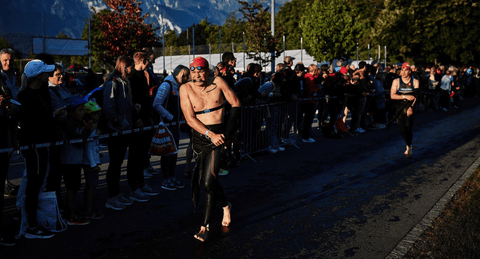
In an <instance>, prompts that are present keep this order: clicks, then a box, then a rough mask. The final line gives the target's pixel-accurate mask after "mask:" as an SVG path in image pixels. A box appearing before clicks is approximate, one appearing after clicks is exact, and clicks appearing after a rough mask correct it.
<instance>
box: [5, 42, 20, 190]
mask: <svg viewBox="0 0 480 259" xmlns="http://www.w3.org/2000/svg"><path fill="white" fill-rule="evenodd" d="M14 58H15V56H14V51H13V50H12V49H10V48H5V49H2V50H0V95H2V96H3V98H4V102H3V107H2V110H3V113H4V115H3V116H5V120H4V121H3V122H2V124H3V125H2V126H3V127H5V130H6V132H7V133H8V134H6V135H3V136H5V137H7V136H8V138H7V139H6V140H7V142H6V145H7V146H8V147H13V146H17V131H18V106H17V105H15V104H14V102H15V101H16V100H17V94H18V90H19V81H20V80H18V77H17V76H18V74H17V72H16V70H15V68H14V64H15V63H14ZM12 100H13V101H12ZM7 146H5V147H7ZM10 156H11V152H10V153H8V158H10ZM8 161H10V160H8ZM3 181H4V183H3V184H6V186H4V187H3V191H6V193H5V194H9V192H12V191H13V189H11V186H13V184H11V183H10V182H9V181H8V180H3ZM5 187H6V188H7V189H5Z"/></svg>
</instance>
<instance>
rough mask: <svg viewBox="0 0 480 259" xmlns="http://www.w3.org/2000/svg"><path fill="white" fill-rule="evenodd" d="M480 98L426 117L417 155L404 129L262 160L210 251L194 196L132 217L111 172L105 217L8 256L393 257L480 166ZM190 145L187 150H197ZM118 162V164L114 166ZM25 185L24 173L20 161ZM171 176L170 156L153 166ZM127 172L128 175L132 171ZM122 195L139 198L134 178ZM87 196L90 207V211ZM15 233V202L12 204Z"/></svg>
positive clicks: (229, 186) (241, 181) (231, 194)
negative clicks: (113, 187) (201, 235)
mask: <svg viewBox="0 0 480 259" xmlns="http://www.w3.org/2000/svg"><path fill="white" fill-rule="evenodd" d="M479 100H480V98H467V99H465V100H464V101H462V103H461V105H462V106H461V107H460V109H459V110H457V111H449V112H443V111H434V112H426V113H420V114H417V116H416V122H415V127H414V141H413V142H414V144H413V147H414V155H413V157H410V158H407V157H406V156H405V155H403V152H404V149H405V144H404V142H403V140H402V138H401V135H400V131H399V129H398V127H397V126H396V125H393V126H392V127H391V128H390V129H389V130H388V131H385V130H372V131H367V132H366V133H364V134H361V135H358V136H346V137H345V138H342V139H327V138H325V137H323V135H322V134H321V132H320V131H319V130H315V132H314V139H316V140H317V142H316V143H314V144H307V143H303V142H301V141H300V142H297V145H298V147H299V148H300V149H297V148H296V147H293V146H288V147H287V148H286V150H285V151H283V152H279V153H277V154H269V153H260V154H255V155H253V156H252V157H253V158H254V159H255V160H256V161H257V162H256V163H255V162H252V161H251V160H248V159H245V160H243V161H242V163H241V164H240V166H239V167H237V168H235V169H231V170H230V173H229V174H228V175H227V176H223V177H221V179H220V181H221V184H222V185H223V187H224V189H225V192H226V195H227V198H228V199H229V201H230V202H231V203H232V204H233V208H232V224H231V226H230V227H229V228H224V227H221V218H222V213H221V208H219V207H218V209H217V211H216V214H215V222H214V223H213V224H212V226H211V233H210V237H209V239H208V240H207V242H205V243H201V242H198V241H196V240H195V239H194V238H193V235H194V234H195V233H196V232H197V231H198V229H199V226H200V225H201V223H202V218H203V216H202V213H203V212H202V209H201V208H200V209H199V210H197V211H196V212H194V211H193V208H192V205H191V202H190V197H191V196H190V195H191V193H190V187H189V184H188V182H187V181H186V180H184V179H183V172H184V170H185V166H184V156H183V153H182V155H181V156H180V161H179V165H178V166H177V178H179V179H181V180H184V183H185V184H186V187H185V188H184V189H180V190H176V191H167V190H162V189H160V182H161V176H156V177H155V178H153V179H152V180H149V181H148V184H149V185H150V186H151V187H153V188H156V189H159V190H160V194H159V195H158V196H155V197H153V198H152V200H151V201H149V202H146V203H134V204H133V205H131V206H128V208H127V209H126V210H124V211H111V210H107V209H105V208H104V203H105V200H106V186H105V182H104V179H103V178H104V174H105V169H106V166H107V164H105V165H104V166H103V170H102V173H101V176H102V181H101V186H100V188H99V189H98V191H97V207H98V208H101V209H102V210H104V212H105V214H106V217H105V218H104V219H101V220H95V221H92V223H91V224H90V225H87V226H69V228H68V229H67V230H66V231H65V232H62V233H59V234H57V235H56V236H55V237H53V238H51V239H48V240H26V239H21V240H19V242H18V244H17V245H16V246H14V247H0V254H1V255H2V258H385V257H386V256H387V255H388V254H389V253H390V252H391V251H392V250H393V249H394V248H395V246H396V245H397V244H398V243H399V242H400V241H401V240H402V238H404V237H405V236H406V235H407V234H408V233H409V231H410V230H411V229H412V228H413V227H414V226H415V225H416V224H417V223H418V222H419V221H420V220H421V219H422V218H423V217H424V216H425V215H426V214H427V213H428V212H429V211H430V209H432V207H433V206H434V205H435V204H436V202H437V201H438V200H439V199H440V198H441V197H443V196H444V194H445V193H446V192H447V191H448V189H449V188H450V187H451V186H452V185H453V184H454V183H455V182H456V181H457V180H458V179H459V178H460V176H461V175H462V174H463V173H464V172H465V171H466V170H467V169H468V168H469V167H470V166H471V165H472V163H474V161H475V160H476V159H477V158H478V157H480V150H479V149H478V147H479V145H480V137H479V133H480V118H479V114H480V105H478V102H479ZM185 145H186V144H185V142H183V144H182V145H181V148H182V149H184V148H185ZM104 159H105V161H106V162H107V161H108V157H105V158H104ZM13 162H14V164H13V165H12V170H11V171H12V173H11V177H10V178H11V179H12V181H13V182H14V183H18V181H19V177H20V175H21V171H22V170H23V165H22V163H21V161H20V160H18V161H13ZM152 163H153V165H154V167H159V161H158V158H154V159H153V160H152ZM123 169H125V168H123ZM121 187H122V190H123V191H124V192H125V193H128V191H129V190H128V189H129V188H128V184H127V182H126V178H125V175H123V177H122V183H121ZM81 200H82V198H81V195H79V197H78V202H79V206H80V203H81ZM5 209H6V212H5V216H4V217H5V221H6V224H7V225H8V226H10V229H16V225H17V224H18V223H17V222H14V221H12V220H11V217H12V216H13V213H14V211H15V208H14V197H8V198H6V208H5Z"/></svg>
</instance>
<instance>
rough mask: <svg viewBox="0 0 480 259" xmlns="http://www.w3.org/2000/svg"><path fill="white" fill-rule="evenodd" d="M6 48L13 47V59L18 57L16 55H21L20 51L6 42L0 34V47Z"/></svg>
mask: <svg viewBox="0 0 480 259" xmlns="http://www.w3.org/2000/svg"><path fill="white" fill-rule="evenodd" d="M6 48H10V49H13V51H14V53H15V59H18V57H21V56H22V53H21V52H20V51H18V50H16V49H15V48H14V46H13V44H10V43H9V42H8V40H7V39H5V37H3V36H1V37H0V49H6Z"/></svg>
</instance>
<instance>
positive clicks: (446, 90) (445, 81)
mask: <svg viewBox="0 0 480 259" xmlns="http://www.w3.org/2000/svg"><path fill="white" fill-rule="evenodd" d="M452 86H453V76H452V72H451V71H450V70H447V71H446V73H445V75H444V76H443V77H442V80H441V84H440V89H441V90H440V92H441V93H440V100H441V101H440V105H441V106H442V109H443V110H444V111H447V110H448V109H449V108H450V94H451V92H452Z"/></svg>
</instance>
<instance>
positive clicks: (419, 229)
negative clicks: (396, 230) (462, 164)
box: [385, 157, 480, 259]
mask: <svg viewBox="0 0 480 259" xmlns="http://www.w3.org/2000/svg"><path fill="white" fill-rule="evenodd" d="M479 164H480V157H479V158H477V160H475V162H473V164H472V165H471V166H470V167H469V168H468V169H467V171H465V173H463V175H462V176H461V177H460V178H459V179H458V180H457V181H456V182H455V184H453V185H452V187H450V189H449V190H448V191H447V192H446V193H445V195H443V197H442V198H441V199H440V200H438V202H437V203H436V204H435V205H434V206H433V207H432V209H431V210H430V211H429V212H428V213H427V214H426V215H425V217H423V219H422V220H420V222H419V223H418V224H417V225H416V226H415V227H413V228H412V230H410V232H409V233H408V234H407V235H406V236H405V237H404V238H403V239H402V240H401V241H400V242H399V243H398V244H397V246H396V247H395V248H394V249H393V250H392V251H391V252H390V254H389V255H387V256H386V257H385V259H397V258H403V257H404V256H405V255H406V254H407V252H408V251H409V250H410V248H411V247H412V244H413V243H415V242H416V241H417V240H418V238H419V237H420V235H421V234H423V232H424V231H425V229H427V227H429V226H430V224H431V223H432V221H433V220H434V219H435V218H437V217H438V216H439V215H440V212H442V210H443V208H445V205H447V203H448V201H450V199H451V198H452V197H453V195H455V193H456V192H457V191H458V189H460V187H462V186H463V184H464V183H465V181H466V180H467V179H468V178H469V177H470V176H471V175H472V173H473V171H474V170H475V169H476V168H477V167H478V166H479Z"/></svg>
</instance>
